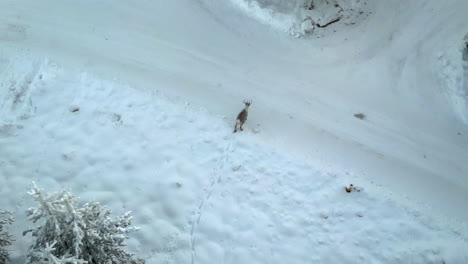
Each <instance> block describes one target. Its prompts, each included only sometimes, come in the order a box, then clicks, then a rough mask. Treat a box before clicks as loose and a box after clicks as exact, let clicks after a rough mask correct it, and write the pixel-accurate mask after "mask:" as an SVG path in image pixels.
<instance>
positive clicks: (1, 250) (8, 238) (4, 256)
mask: <svg viewBox="0 0 468 264" xmlns="http://www.w3.org/2000/svg"><path fill="white" fill-rule="evenodd" d="M11 223H13V217H12V214H11V213H10V212H7V211H2V210H0V263H6V261H7V260H8V256H9V254H8V251H7V250H6V247H7V246H9V245H11V243H12V242H13V236H12V235H11V234H10V233H8V232H7V231H6V229H7V226H8V225H10V224H11Z"/></svg>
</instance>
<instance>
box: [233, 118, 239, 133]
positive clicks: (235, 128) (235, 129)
mask: <svg viewBox="0 0 468 264" xmlns="http://www.w3.org/2000/svg"><path fill="white" fill-rule="evenodd" d="M238 125H239V119H237V120H236V124H235V125H234V131H233V132H232V133H236V132H237V126H238Z"/></svg>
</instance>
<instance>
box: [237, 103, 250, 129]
mask: <svg viewBox="0 0 468 264" xmlns="http://www.w3.org/2000/svg"><path fill="white" fill-rule="evenodd" d="M244 104H245V107H244V109H242V111H240V113H239V114H238V115H237V118H236V125H235V126H234V133H236V132H237V127H239V129H240V131H243V129H242V126H243V125H244V123H245V121H246V120H247V116H248V115H249V106H250V104H252V101H247V100H244Z"/></svg>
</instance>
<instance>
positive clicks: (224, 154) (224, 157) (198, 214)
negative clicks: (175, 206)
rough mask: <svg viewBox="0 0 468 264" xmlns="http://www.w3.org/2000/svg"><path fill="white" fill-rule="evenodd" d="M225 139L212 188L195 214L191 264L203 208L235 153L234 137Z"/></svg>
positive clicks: (191, 236)
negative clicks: (232, 154)
mask: <svg viewBox="0 0 468 264" xmlns="http://www.w3.org/2000/svg"><path fill="white" fill-rule="evenodd" d="M225 137H226V138H225V140H227V141H228V143H227V144H226V146H225V147H224V148H223V150H222V151H221V154H220V157H219V158H218V161H217V166H216V167H215V168H214V170H213V176H212V178H211V181H210V186H209V187H208V190H207V191H205V193H204V194H203V198H202V200H201V201H200V203H199V205H198V207H197V212H196V213H195V216H194V218H193V219H192V221H191V227H190V247H191V264H195V254H196V249H195V246H196V243H195V242H196V241H195V231H196V229H197V227H198V225H199V224H200V220H201V218H202V215H203V208H204V206H205V204H206V203H207V202H208V200H209V199H210V198H211V195H212V194H213V191H214V190H215V189H216V187H217V186H218V185H219V184H220V183H221V182H222V178H223V173H222V171H223V169H224V167H225V165H226V163H227V162H228V161H229V153H231V152H233V151H234V145H233V138H232V136H225Z"/></svg>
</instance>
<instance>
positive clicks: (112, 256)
mask: <svg viewBox="0 0 468 264" xmlns="http://www.w3.org/2000/svg"><path fill="white" fill-rule="evenodd" d="M29 194H30V195H31V196H32V197H33V198H34V199H35V200H36V201H37V202H38V203H39V206H38V207H36V208H30V209H28V211H27V215H28V218H29V220H30V221H32V222H33V223H39V226H37V227H35V228H31V229H29V230H27V231H25V232H24V233H23V235H25V234H27V233H31V234H32V236H33V237H34V242H33V244H32V245H31V247H30V251H29V253H28V257H27V261H26V263H27V264H28V263H34V264H36V263H50V264H52V263H53V264H65V263H74V264H82V263H87V264H124V263H125V264H127V263H131V264H141V263H144V260H142V259H137V258H134V256H133V254H131V253H129V252H127V251H126V250H124V249H123V247H124V246H125V244H124V241H125V240H126V239H127V238H128V236H127V235H128V234H129V233H131V232H134V231H136V230H138V228H136V227H132V225H131V220H132V216H131V214H130V212H127V213H125V214H124V215H122V216H120V217H117V218H112V217H111V211H110V210H106V209H105V208H104V207H103V206H101V205H100V204H99V203H97V202H92V203H86V204H84V205H82V206H78V201H77V199H76V197H75V196H74V195H73V194H72V193H70V192H69V191H66V190H63V191H61V192H60V193H53V194H48V193H43V191H41V190H40V189H39V188H38V187H37V186H36V185H34V187H33V189H32V190H31V191H30V192H29Z"/></svg>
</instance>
